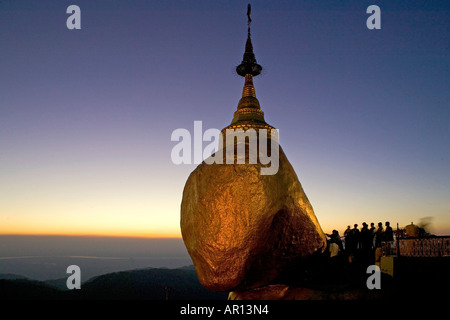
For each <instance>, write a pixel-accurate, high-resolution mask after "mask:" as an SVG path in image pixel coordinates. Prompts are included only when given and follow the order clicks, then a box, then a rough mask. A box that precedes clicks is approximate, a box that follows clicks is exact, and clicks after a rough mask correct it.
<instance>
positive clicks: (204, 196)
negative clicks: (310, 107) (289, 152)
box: [181, 149, 326, 291]
mask: <svg viewBox="0 0 450 320" xmlns="http://www.w3.org/2000/svg"><path fill="white" fill-rule="evenodd" d="M279 159H280V161H279V169H278V172H277V173H276V174H274V175H261V174H260V169H261V164H209V165H208V164H206V163H202V164H200V165H199V166H198V167H197V168H196V169H195V170H194V171H193V172H192V173H191V175H190V176H189V178H188V180H187V182H186V185H185V188H184V191H183V199H182V203H181V231H182V235H183V240H184V243H185V245H186V248H187V250H188V252H189V254H190V256H191V258H192V261H193V262H194V266H195V269H196V271H197V275H198V277H199V280H200V282H201V283H202V284H203V285H204V286H205V287H206V288H208V289H210V290H213V291H227V290H243V289H246V288H252V287H258V286H262V285H264V284H267V283H269V282H270V281H271V280H273V279H275V278H276V277H277V276H279V275H280V272H282V271H283V270H284V269H285V268H286V267H287V266H288V265H289V264H290V263H293V262H295V261H297V260H298V259H299V258H301V257H307V256H309V255H311V254H313V253H314V252H317V251H320V250H322V249H324V248H325V245H326V238H325V235H324V233H323V232H322V230H321V228H320V225H319V223H318V221H317V219H316V217H315V215H314V211H313V209H312V207H311V204H310V203H309V201H308V198H307V197H306V195H305V193H304V191H303V189H302V186H301V184H300V182H299V180H298V178H297V175H296V174H295V171H294V169H293V168H292V166H291V164H290V163H289V161H288V160H287V158H286V156H285V154H284V152H283V151H282V150H281V149H280V155H279Z"/></svg>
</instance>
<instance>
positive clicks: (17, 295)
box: [0, 279, 63, 300]
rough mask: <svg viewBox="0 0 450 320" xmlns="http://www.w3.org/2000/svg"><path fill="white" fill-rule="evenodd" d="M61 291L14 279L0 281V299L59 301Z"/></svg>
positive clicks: (34, 282)
mask: <svg viewBox="0 0 450 320" xmlns="http://www.w3.org/2000/svg"><path fill="white" fill-rule="evenodd" d="M61 293H62V292H61V291H59V290H57V289H54V288H51V287H49V286H47V285H46V284H45V283H44V282H41V281H35V280H28V279H16V280H4V279H3V280H0V299H1V300H4V299H14V300H16V299H33V300H35V299H59V298H63V296H62V295H61Z"/></svg>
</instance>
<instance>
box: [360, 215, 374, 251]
mask: <svg viewBox="0 0 450 320" xmlns="http://www.w3.org/2000/svg"><path fill="white" fill-rule="evenodd" d="M371 243H372V235H371V232H370V230H369V226H368V225H367V223H365V222H363V227H362V228H361V249H362V250H363V251H364V252H368V251H369V250H370V248H371V247H372V245H371Z"/></svg>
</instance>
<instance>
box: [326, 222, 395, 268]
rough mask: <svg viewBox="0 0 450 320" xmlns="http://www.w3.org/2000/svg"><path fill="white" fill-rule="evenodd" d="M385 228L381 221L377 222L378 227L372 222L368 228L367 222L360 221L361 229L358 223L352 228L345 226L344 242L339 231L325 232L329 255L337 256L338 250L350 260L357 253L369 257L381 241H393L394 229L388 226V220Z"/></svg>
mask: <svg viewBox="0 0 450 320" xmlns="http://www.w3.org/2000/svg"><path fill="white" fill-rule="evenodd" d="M385 227H386V228H385V229H384V228H383V223H382V222H379V223H378V228H375V224H374V223H373V222H372V223H371V224H370V228H369V226H368V225H367V223H365V222H363V223H362V228H361V230H360V229H358V224H354V226H353V229H351V228H350V226H347V229H346V230H345V232H344V242H343V241H342V239H341V237H340V235H339V232H338V231H337V230H333V233H332V234H331V235H330V234H327V236H328V237H329V238H330V240H329V244H330V256H331V257H334V256H337V255H338V254H339V253H340V252H345V253H346V254H347V256H348V257H349V260H350V261H351V260H352V259H354V257H355V256H356V255H357V254H359V255H360V256H363V257H370V256H372V253H373V252H374V250H376V248H379V247H381V243H382V242H383V241H394V231H393V230H392V227H391V226H390V223H389V221H386V222H385Z"/></svg>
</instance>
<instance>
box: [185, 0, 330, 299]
mask: <svg viewBox="0 0 450 320" xmlns="http://www.w3.org/2000/svg"><path fill="white" fill-rule="evenodd" d="M247 16H248V18H249V27H248V37H247V42H246V45H245V53H244V57H243V60H242V63H241V64H240V65H239V66H237V67H236V72H237V73H238V74H239V75H240V76H242V77H244V78H245V82H244V89H243V92H242V97H241V98H240V100H239V103H238V106H237V110H236V111H235V112H234V117H233V120H232V122H231V124H230V125H229V126H227V127H225V128H224V129H223V130H222V136H223V137H225V136H226V135H227V132H234V131H237V130H239V131H242V132H246V133H248V132H249V131H251V130H252V129H253V130H255V131H256V132H258V133H259V132H266V133H267V135H263V136H261V135H259V136H257V149H258V150H261V149H266V151H267V150H268V146H270V147H271V148H269V149H270V150H271V156H272V157H274V156H276V159H272V160H276V162H277V167H276V169H277V170H276V171H275V172H273V174H261V169H263V168H265V167H267V161H266V162H264V163H263V160H262V158H261V157H258V159H257V161H256V162H253V163H252V162H249V161H247V162H246V163H241V162H238V161H234V162H233V163H227V162H225V161H223V162H221V163H218V162H213V161H208V160H211V159H206V160H205V161H204V162H202V163H201V164H200V165H199V166H198V167H197V168H196V169H195V170H194V171H193V172H192V173H191V174H190V176H189V178H188V180H187V182H186V184H185V187H184V190H183V198H182V202H181V221H180V226H181V232H182V236H183V241H184V243H185V246H186V248H187V251H188V253H189V255H190V256H191V258H192V261H193V263H194V267H195V269H196V272H197V275H198V278H199V280H200V282H201V283H202V284H203V286H205V287H206V288H208V289H210V290H213V291H236V292H245V291H246V290H250V289H253V288H259V287H264V286H267V285H269V284H272V283H274V282H275V283H276V281H277V279H280V278H282V276H283V274H284V273H285V272H286V270H289V269H290V268H292V266H294V265H295V266H297V265H301V262H302V261H304V260H306V259H308V258H309V257H311V256H312V255H314V254H315V253H320V252H323V251H324V250H325V248H326V237H325V234H324V233H323V231H322V229H321V227H320V225H319V222H318V221H317V218H316V216H315V214H314V211H313V208H312V206H311V204H310V202H309V200H308V198H307V196H306V195H305V193H304V191H303V188H302V186H301V184H300V182H299V180H298V178H297V175H296V173H295V171H294V169H293V168H292V166H291V164H290V163H289V161H288V159H287V158H286V155H285V154H284V152H283V150H282V149H281V147H280V146H279V145H278V141H277V140H273V139H272V138H273V137H272V136H274V134H273V133H274V130H275V128H274V127H272V126H271V125H269V124H267V123H266V121H265V119H264V112H263V111H262V110H261V107H260V104H259V101H258V99H257V98H256V94H255V87H254V85H253V78H254V77H256V76H258V75H259V74H260V72H261V70H262V67H261V66H260V65H259V64H257V62H256V58H255V54H254V52H253V46H252V42H251V35H250V21H251V19H250V5H249V9H248V12H247ZM271 132H272V134H271ZM275 136H277V135H275ZM231 141H232V144H234V145H235V146H236V144H239V142H235V140H234V138H233V140H231ZM249 143H251V141H250V142H247V140H244V144H245V148H244V149H245V151H246V152H250V151H251V147H250V146H249ZM264 146H265V147H266V148H262V147H264ZM225 147H226V144H225V143H224V144H222V145H221V147H220V148H225ZM236 147H237V146H236ZM274 147H276V148H274ZM234 150H238V147H237V148H236V149H234ZM234 150H233V152H235V151H234ZM274 150H276V152H274ZM225 153H226V152H223V153H220V154H222V155H223V157H225ZM216 154H217V153H216ZM237 158H239V155H236V154H234V160H236V159H237ZM245 159H247V160H248V154H246V158H245ZM266 160H267V159H266Z"/></svg>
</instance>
